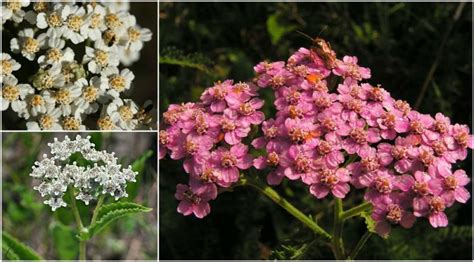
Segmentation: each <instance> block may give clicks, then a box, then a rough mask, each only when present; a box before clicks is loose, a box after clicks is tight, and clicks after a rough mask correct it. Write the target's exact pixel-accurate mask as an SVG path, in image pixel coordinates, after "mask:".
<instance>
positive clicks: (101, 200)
mask: <svg viewBox="0 0 474 262" xmlns="http://www.w3.org/2000/svg"><path fill="white" fill-rule="evenodd" d="M104 198H105V196H104V195H101V196H100V197H99V200H98V201H97V205H96V206H95V209H94V213H93V214H92V219H91V225H92V224H94V222H95V221H96V220H97V215H98V214H99V209H100V207H101V206H102V203H104Z"/></svg>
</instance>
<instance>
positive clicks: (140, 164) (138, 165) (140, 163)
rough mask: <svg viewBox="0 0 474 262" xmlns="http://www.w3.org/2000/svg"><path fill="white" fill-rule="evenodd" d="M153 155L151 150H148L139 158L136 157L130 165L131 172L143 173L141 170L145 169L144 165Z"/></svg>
mask: <svg viewBox="0 0 474 262" xmlns="http://www.w3.org/2000/svg"><path fill="white" fill-rule="evenodd" d="M152 155H153V151H152V150H148V151H146V152H145V153H143V154H142V155H141V156H140V157H138V158H137V159H136V160H135V161H134V162H133V163H132V170H133V171H135V172H138V173H141V172H143V169H145V163H146V161H147V160H148V158H150V157H151V156H152Z"/></svg>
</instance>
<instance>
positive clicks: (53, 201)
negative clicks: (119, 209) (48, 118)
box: [30, 135, 138, 211]
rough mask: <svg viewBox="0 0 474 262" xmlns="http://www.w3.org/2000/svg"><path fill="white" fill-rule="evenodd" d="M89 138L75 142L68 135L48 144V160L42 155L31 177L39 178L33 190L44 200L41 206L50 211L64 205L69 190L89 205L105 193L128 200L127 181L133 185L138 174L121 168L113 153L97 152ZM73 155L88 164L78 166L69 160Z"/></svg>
mask: <svg viewBox="0 0 474 262" xmlns="http://www.w3.org/2000/svg"><path fill="white" fill-rule="evenodd" d="M90 138H91V137H90V136H88V137H86V138H82V137H81V136H79V135H78V136H76V139H75V140H71V139H70V138H69V137H68V136H65V138H64V140H63V141H59V140H58V139H57V138H54V142H52V143H48V146H49V147H50V149H51V157H48V155H46V154H45V155H43V160H41V161H36V162H35V166H33V170H32V172H31V174H30V176H32V177H34V178H36V179H40V180H41V183H40V184H39V185H37V186H35V187H34V189H35V190H37V191H38V192H39V193H40V194H41V196H42V197H45V198H46V200H45V201H44V203H45V204H47V205H49V206H51V209H52V210H53V211H55V210H56V209H57V208H60V207H66V206H67V204H66V202H65V201H64V199H63V197H64V194H65V193H66V192H67V190H68V189H69V190H73V191H74V192H73V193H74V194H75V198H76V199H77V200H81V201H83V202H84V203H85V204H86V205H88V204H89V202H90V201H92V200H96V199H97V198H98V196H99V195H106V194H108V195H110V196H113V197H114V198H115V200H117V199H119V198H122V197H127V192H126V191H125V187H126V186H127V182H129V181H132V182H135V176H136V175H137V174H138V173H137V172H134V171H133V170H132V167H131V166H128V167H127V168H123V167H122V165H121V164H119V163H117V160H118V159H117V157H115V154H114V153H108V152H107V151H105V150H103V151H99V150H96V149H95V145H94V144H93V143H91V142H90ZM77 154H79V155H77ZM73 156H76V157H81V158H83V159H85V160H86V161H89V162H91V163H89V164H87V165H86V166H83V165H79V164H78V163H77V162H76V161H71V157H73Z"/></svg>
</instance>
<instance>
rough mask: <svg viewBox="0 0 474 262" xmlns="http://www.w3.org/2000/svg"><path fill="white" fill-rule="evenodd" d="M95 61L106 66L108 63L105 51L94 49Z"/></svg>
mask: <svg viewBox="0 0 474 262" xmlns="http://www.w3.org/2000/svg"><path fill="white" fill-rule="evenodd" d="M95 61H96V62H97V64H99V65H100V66H106V65H107V64H108V63H109V55H108V54H107V52H105V51H102V50H96V51H95Z"/></svg>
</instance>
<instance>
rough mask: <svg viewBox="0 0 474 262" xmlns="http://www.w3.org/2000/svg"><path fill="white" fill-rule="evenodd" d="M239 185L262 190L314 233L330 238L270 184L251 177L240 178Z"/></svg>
mask: <svg viewBox="0 0 474 262" xmlns="http://www.w3.org/2000/svg"><path fill="white" fill-rule="evenodd" d="M240 185H249V186H252V187H254V188H256V189H257V190H259V191H260V192H262V193H263V194H264V195H266V196H267V197H268V198H270V199H271V200H273V202H275V203H277V204H278V205H279V206H281V207H282V208H283V209H285V210H286V211H287V212H288V213H289V214H291V215H292V216H294V217H295V218H296V219H298V220H299V221H301V222H302V223H303V224H305V225H306V226H307V227H309V228H310V229H312V230H313V231H314V232H315V233H316V234H318V235H321V236H323V237H325V238H326V239H331V235H330V234H329V233H327V232H326V231H325V230H324V229H323V228H321V227H320V226H319V225H318V224H317V223H316V222H315V221H314V220H313V219H311V218H309V217H308V216H307V215H305V214H303V213H302V212H301V211H300V210H299V209H297V208H296V207H295V206H293V205H292V204H291V203H290V202H288V201H287V200H286V199H284V198H283V197H281V196H280V195H279V194H278V192H276V191H275V190H273V189H272V188H271V187H270V186H268V185H267V184H265V183H263V182H262V181H260V180H258V179H253V178H241V179H240Z"/></svg>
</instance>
